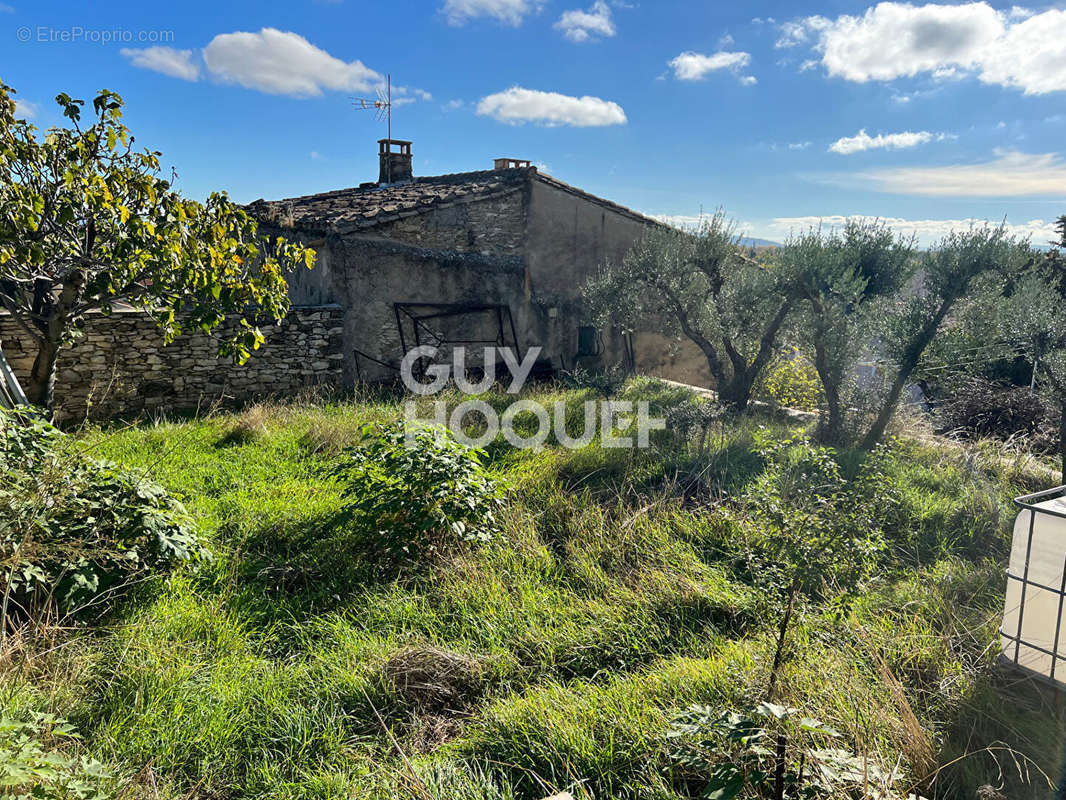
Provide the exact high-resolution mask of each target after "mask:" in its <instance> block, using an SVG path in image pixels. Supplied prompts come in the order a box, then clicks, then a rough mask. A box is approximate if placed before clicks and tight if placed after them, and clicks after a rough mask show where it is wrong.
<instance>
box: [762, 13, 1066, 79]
mask: <svg viewBox="0 0 1066 800" xmlns="http://www.w3.org/2000/svg"><path fill="white" fill-rule="evenodd" d="M799 45H810V46H812V47H813V48H814V49H815V50H816V51H817V52H818V53H820V56H821V63H822V66H824V67H825V69H826V72H827V73H828V74H829V75H830V76H834V77H840V78H844V79H845V80H849V81H856V82H860V83H862V82H866V81H871V80H876V81H891V80H894V79H896V78H903V77H913V76H915V75H920V74H929V75H931V76H932V77H934V78H938V79H946V78H959V77H964V76H966V75H976V76H977V78H978V79H979V80H981V81H982V82H984V83H988V84H994V85H998V86H1006V87H1011V88H1016V89H1020V90H1022V91H1023V92H1024V93H1025V94H1047V93H1049V92H1055V91H1063V90H1066V9H1052V10H1048V11H1044V12H1042V13H1039V14H1035V13H1032V12H1030V11H1028V10H1026V9H1021V8H1018V7H1015V8H1013V9H1011V10H1010V11H1006V12H1004V11H997V10H996V9H994V8H993V7H992V6H990V5H989V4H988V3H987V2H971V3H965V4H961V5H938V4H927V5H922V6H916V5H911V4H910V3H898V2H883V3H879V4H877V5H876V6H873V7H871V8H868V9H867V10H866V11H865V13H864V14H863V15H862V16H861V17H860V16H852V15H849V14H844V15H841V16H839V17H837V18H836V19H834V20H830V19H827V18H825V17H821V16H813V17H806V18H803V19H800V20H795V21H792V22H788V23H785V24H784V25H782V26H781V28H780V38H779V39H778V42H777V46H778V47H795V46H799Z"/></svg>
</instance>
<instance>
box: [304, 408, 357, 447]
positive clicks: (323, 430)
mask: <svg viewBox="0 0 1066 800" xmlns="http://www.w3.org/2000/svg"><path fill="white" fill-rule="evenodd" d="M362 428H363V422H362V420H358V419H351V420H339V419H337V418H336V417H328V416H325V415H313V416H311V418H310V420H309V422H308V425H307V429H306V430H305V431H304V433H303V435H302V436H301V437H300V446H301V447H302V448H303V449H304V450H305V451H307V453H309V454H311V455H325V456H329V455H335V454H336V453H339V452H341V451H342V450H345V449H347V448H349V447H354V446H356V445H357V444H359V442H360V441H361V440H362V438H363V432H362Z"/></svg>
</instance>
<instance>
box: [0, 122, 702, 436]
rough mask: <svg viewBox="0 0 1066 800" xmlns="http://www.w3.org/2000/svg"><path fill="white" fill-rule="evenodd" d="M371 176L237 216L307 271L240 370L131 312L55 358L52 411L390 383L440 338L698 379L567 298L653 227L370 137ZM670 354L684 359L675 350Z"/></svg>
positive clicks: (599, 204)
mask: <svg viewBox="0 0 1066 800" xmlns="http://www.w3.org/2000/svg"><path fill="white" fill-rule="evenodd" d="M379 162H380V174H379V179H378V181H376V182H372V183H363V184H360V185H359V186H357V187H355V188H351V189H341V190H338V191H332V192H324V193H321V194H315V195H308V196H304V197H295V198H291V199H284V200H273V201H266V200H258V201H256V202H254V203H251V204H249V206H248V210H249V212H250V213H251V214H253V215H254V216H255V217H256V218H257V219H258V220H259V222H260V227H261V229H262V230H263V232H264V233H267V234H272V235H278V234H280V235H284V236H286V237H288V238H290V239H292V238H298V239H300V240H302V241H304V242H306V243H308V244H310V245H311V246H313V247H314V248H315V249H316V251H317V253H318V258H317V262H316V266H315V268H314V269H313V270H310V271H304V270H301V271H300V272H299V273H298V274H296V275H294V276H292V278H291V283H290V292H291V295H292V300H293V309H292V311H291V312H290V314H289V316H288V318H287V319H286V321H285V322H284V323H283V325H281V326H280V327H278V328H270V329H268V330H267V331H265V333H266V336H267V341H266V344H265V345H264V346H263V348H261V350H260V351H259V352H258V353H256V354H255V355H254V356H253V357H252V358H251V360H250V361H249V362H248V363H247V364H246V365H244V366H235V365H232V364H230V363H229V362H228V361H225V360H220V359H218V358H216V357H215V351H216V347H215V344H214V342H213V341H212V340H211V339H210V337H208V336H206V335H204V334H200V333H198V332H194V333H192V334H189V335H186V336H182V337H180V338H179V339H178V340H176V341H175V342H174V343H172V344H170V345H168V346H165V347H164V346H163V345H162V343H161V341H160V337H159V336H158V334H156V333H155V332H154V330H153V323H152V322H151V320H150V319H148V318H147V317H146V316H144V315H142V314H139V313H136V312H126V313H121V314H118V315H116V316H117V317H118V318H117V319H116V318H115V317H112V318H110V319H103V318H99V317H90V318H89V319H87V320H86V322H85V325H84V335H83V336H82V337H81V338H80V339H79V341H78V342H77V343H76V344H75V345H74V346H72V347H70V348H68V349H66V350H65V351H63V353H62V354H61V357H60V362H59V369H58V380H57V396H59V397H60V398H61V399H62V402H63V406H62V408H61V409H60V414H61V416H64V417H67V418H71V417H74V418H77V417H81V416H83V415H86V414H88V415H90V416H95V417H106V416H112V415H116V414H123V415H128V414H137V413H142V412H150V413H156V412H161V411H169V410H178V409H193V408H200V409H203V408H208V407H211V406H212V405H214V404H216V403H219V402H223V403H225V402H241V401H248V400H252V399H255V398H258V397H263V396H268V395H286V394H291V393H293V392H295V391H298V390H299V389H300V388H301V387H305V386H313V385H317V384H327V385H348V384H350V383H351V382H352V381H355V380H379V379H388V378H390V377H394V376H395V374H396V369H397V367H398V365H399V363H400V361H401V359H402V356H403V354H404V352H406V351H407V350H408V349H409V348H411V347H413V346H415V345H418V344H431V345H438V346H439V347H440V349H441V355H442V357H447V356H448V355H449V353H448V350H449V349H450V348H452V347H454V346H455V345H457V344H465V345H467V348H468V351H469V352H470V353H471V355H473V356H475V357H474V358H472V359H471V365H472V366H477V363H476V361H477V359H476V356H477V355H478V354H479V353H480V352H481V350H482V346H483V345H490V344H496V345H502V346H507V347H513V348H515V349H517V350H518V352H519V354H520V356H521V357H525V355H526V353H527V352H528V351H529V349H530V348H532V347H540V348H542V355H541V357H542V365H541V366H542V368H543V369H544V370H555V371H558V370H560V369H572V368H574V367H575V366H585V367H588V368H596V367H600V366H605V365H609V364H619V363H624V364H627V365H628V366H630V367H635V368H636V369H638V370H640V371H643V372H648V373H652V374H658V375H662V376H664V377H675V378H681V379H686V380H690V381H699V380H700V379H701V377H702V376H701V374H700V372H701V370H702V369H705V366H704V367H701V364H702V363H703V360H702V358H701V357H698V356H697V357H696V358H693V356H692V352H688V351H694V350H695V349H694V348H691V347H687V346H685V345H682V346H681V351H680V355H679V354H678V353H677V352H675V351H676V350H677V348H678V345H677V343H670V342H666V341H665V340H662V339H659V338H658V337H655V336H651V335H646V334H645V335H642V336H638V337H637V338H636V341H633V340H632V339H631V338H629V337H627V336H624V335H622V334H621V333H620V332H618V331H614V330H610V329H606V330H600V329H598V328H596V327H595V326H594V325H592V323H591V320H590V319H589V317H588V314H587V312H586V310H585V308H584V304H583V303H582V299H581V287H582V285H583V284H584V282H585V281H586V280H587V279H588V277H589V276H590V275H592V274H593V273H594V271H595V270H597V269H598V268H599V266H600V265H601V264H603V262H604V261H605V260H606V259H618V258H621V257H622V256H623V254H624V253H625V252H626V250H627V249H628V248H629V247H630V246H631V245H632V244H633V243H634V242H635V241H636V240H637V239H638V238H639V237H640V236H641V235H642V234H643V232H644V231H646V230H647V228H648V226H651V225H658V224H660V223H658V222H656V221H655V220H653V219H651V218H649V217H646V216H643V215H641V214H639V213H637V212H635V211H632V210H630V209H628V208H624V207H623V206H620V205H618V204H616V203H612V202H610V201H609V200H605V199H603V198H600V197H596V196H595V195H592V194H589V193H588V192H584V191H582V190H580V189H577V188H575V187H573V186H569V185H567V184H566V183H563V182H562V181H560V180H557V179H555V178H553V177H551V176H550V175H546V174H544V173H542V172H541V171H539V170H538V169H537V168H535V167H533V166H531V165H530V162H528V161H521V160H515V159H506V158H501V159H496V160H495V162H494V164H493V165H492V168H491V169H486V170H482V171H476V172H464V173H457V174H452V175H440V176H436V177H415V176H414V175H413V169H412V166H413V159H412V145H411V143H410V142H405V141H398V140H381V141H380V142H379ZM0 343H2V346H3V351H4V352H5V353H6V355H7V359H8V361H9V362H10V364H11V366H12V368H13V369H14V372H15V374H16V375H20V376H23V375H25V374H27V373H28V372H29V369H30V367H31V365H32V361H33V353H34V349H33V347H32V343H31V342H29V341H28V340H27V337H26V336H25V334H24V332H22V331H21V330H19V329H18V328H17V326H15V325H14V323H13V322H12V321H11V320H10V319H5V318H4V315H3V314H0ZM686 348H687V350H686Z"/></svg>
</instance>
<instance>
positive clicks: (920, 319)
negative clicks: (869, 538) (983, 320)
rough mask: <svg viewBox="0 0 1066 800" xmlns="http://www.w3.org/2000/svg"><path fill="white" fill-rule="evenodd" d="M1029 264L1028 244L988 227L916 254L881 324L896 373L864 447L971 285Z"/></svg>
mask: <svg viewBox="0 0 1066 800" xmlns="http://www.w3.org/2000/svg"><path fill="white" fill-rule="evenodd" d="M1032 260H1033V256H1032V251H1031V249H1030V248H1029V245H1028V243H1027V242H1023V241H1019V240H1018V239H1017V238H1016V237H1014V236H1012V235H1010V234H1008V233H1007V231H1006V229H1005V228H1004V227H1003V226H999V227H996V228H993V227H990V226H987V225H986V226H982V227H973V228H971V229H970V230H968V231H963V232H952V233H950V234H948V235H947V236H945V237H944V238H943V239H942V240H941V241H939V242H938V243H937V244H935V245H934V246H933V247H931V248H930V249H928V250H926V251H925V252H923V253H922V254H921V256H920V258H919V260H918V264H917V267H918V269H917V272H916V275H915V278H916V280H915V281H914V282H913V283H912V285H909V286H908V287H907V289H906V291H905V292H904V294H903V296H901V297H899V298H898V299H897V300H896V301H895V302H894V303H892V304H891V305H889V306H887V307H886V308H885V311H884V315H883V317H882V320H881V321H882V322H883V325H882V327H881V337H880V340H879V343H880V346H881V347H883V349H884V351H885V355H886V356H887V359H888V361H889V362H890V363H891V364H892V365H893V366H894V368H895V369H894V375H893V376H892V379H891V381H890V383H889V386H888V390H887V392H886V394H885V397H884V398H883V400H882V402H881V404H880V410H879V411H878V413H877V414H876V416H875V418H874V420H873V422H872V423H871V425H870V428H869V430H868V431H867V432H866V434H865V436H864V437H863V439H862V442H861V447H862V448H863V449H866V450H871V449H873V448H874V447H875V446H876V445H877V444H878V442H880V441H881V439H882V438H883V437H884V435H885V431H886V430H887V429H888V424H889V422H890V421H891V419H892V415H893V414H894V413H895V411H896V408H897V406H898V405H899V400H900V397H901V396H902V394H903V390H904V389H905V388H906V386H907V385H908V384H909V383H910V380H911V376H912V375H913V374H914V371H915V369H916V368H917V367H918V365H919V363H920V361H921V359H922V355H923V354H924V353H925V351H926V349H927V348H928V347H929V345H930V344H931V343H932V342H933V340H934V339H935V338H936V336H937V334H938V333H939V332H940V331H941V328H942V326H943V325H944V324H945V321H946V320H948V317H949V315H950V314H951V313H952V310H953V309H955V307H956V305H957V304H959V303H960V302H961V301H963V300H964V299H965V298H966V297H967V296H968V295H969V294H970V292H971V291H972V289H973V288H974V284H975V281H976V280H977V279H978V278H979V277H980V276H982V275H987V274H990V273H995V272H997V271H999V272H1002V273H1004V274H1006V273H1012V272H1017V271H1020V270H1021V269H1022V268H1023V267H1024V266H1025V265H1026V264H1029V263H1031V262H1032Z"/></svg>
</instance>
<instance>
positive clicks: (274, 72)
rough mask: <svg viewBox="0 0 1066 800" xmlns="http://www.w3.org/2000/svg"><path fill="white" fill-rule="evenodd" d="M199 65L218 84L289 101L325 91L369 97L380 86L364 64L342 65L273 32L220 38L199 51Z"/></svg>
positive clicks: (298, 40)
mask: <svg viewBox="0 0 1066 800" xmlns="http://www.w3.org/2000/svg"><path fill="white" fill-rule="evenodd" d="M204 62H205V63H206V64H207V68H208V70H210V72H211V74H212V75H213V76H215V77H216V78H218V79H219V80H222V81H225V82H227V83H236V84H239V85H240V86H244V87H245V88H248V89H258V90H259V91H261V92H266V93H267V94H284V95H291V96H293V97H312V96H318V95H321V94H322V91H323V90H324V89H332V90H336V91H369V90H372V89H376V88H378V87H379V86H380V85H381V82H382V78H381V75H379V74H378V73H376V72H374V70H372V69H370V68H369V67H367V66H365V65H364V64H363V62H361V61H352V62H346V61H342V60H341V59H339V58H335V57H334V56H331V55H330V54H329V53H327V52H326V51H325V50H322V49H320V48H318V47H315V46H314V45H313V44H311V43H310V42H309V41H307V40H306V39H305V38H304V37H302V36H300V35H299V34H296V33H292V32H289V31H279V30H277V29H275V28H263V29H262V30H261V31H259V33H246V32H236V33H223V34H219V35H218V36H216V37H215V38H214V39H212V40H211V42H210V43H209V44H208V45H207V47H205V48H204Z"/></svg>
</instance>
